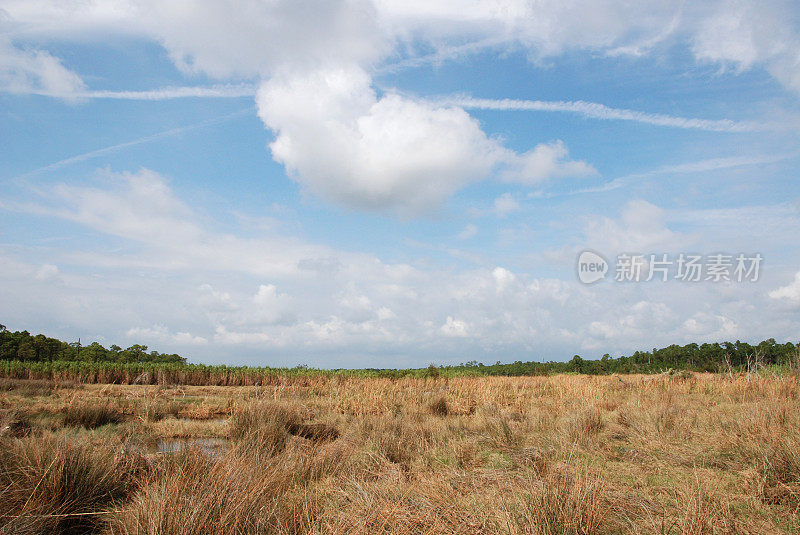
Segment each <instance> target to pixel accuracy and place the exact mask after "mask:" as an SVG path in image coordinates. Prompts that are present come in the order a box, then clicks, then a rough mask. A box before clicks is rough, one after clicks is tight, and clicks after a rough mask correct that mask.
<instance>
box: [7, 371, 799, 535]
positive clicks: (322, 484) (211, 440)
mask: <svg viewBox="0 0 800 535" xmlns="http://www.w3.org/2000/svg"><path fill="white" fill-rule="evenodd" d="M799 409H800V388H799V385H798V378H797V377H796V376H794V375H783V376H755V375H749V376H748V375H740V376H736V375H733V376H729V375H712V374H706V375H702V374H700V375H698V374H695V375H686V376H680V377H679V376H669V375H663V376H625V377H616V376H600V377H594V376H553V377H530V378H527V377H525V378H523V377H519V378H505V377H502V378H501V377H496V378H450V379H444V378H436V379H433V378H429V379H400V380H390V379H358V378H347V379H343V378H336V377H306V378H304V377H296V378H287V379H286V380H284V381H280V382H279V384H276V385H271V386H252V387H250V386H247V387H233V386H228V387H210V386H183V387H182V386H177V385H161V386H157V385H153V386H150V385H148V386H141V385H140V386H130V385H128V386H123V385H82V384H76V383H53V382H46V381H19V380H5V381H4V382H0V428H1V429H2V431H0V433H2V436H1V437H0V534H6V533H8V534H11V533H14V534H49V533H107V534H145V533H146V534H157V533H164V534H186V535H189V534H193V535H194V534H197V535H201V534H217V533H218V534H222V533H226V534H227V533H231V534H239V533H276V534H277V533H319V534H322V533H346V534H348V535H350V534H359V533H364V534H366V533H369V534H372V533H458V534H462V533H531V534H534V533H535V534H573V533H574V534H578V533H580V534H589V533H675V534H679V533H691V534H700V533H795V532H797V530H798V529H799V528H800V522H798V513H799V512H800V410H799ZM209 444H213V447H209Z"/></svg>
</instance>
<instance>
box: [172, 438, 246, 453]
mask: <svg viewBox="0 0 800 535" xmlns="http://www.w3.org/2000/svg"><path fill="white" fill-rule="evenodd" d="M191 447H196V448H198V449H199V450H200V451H201V452H203V453H205V454H206V455H208V456H209V457H219V456H221V455H222V454H224V453H225V452H226V451H228V448H229V447H230V445H229V444H228V440H227V439H224V438H218V437H204V438H160V439H158V442H156V451H157V452H158V453H164V454H171V453H179V452H181V451H183V450H187V449H189V448H191Z"/></svg>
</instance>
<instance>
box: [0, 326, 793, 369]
mask: <svg viewBox="0 0 800 535" xmlns="http://www.w3.org/2000/svg"><path fill="white" fill-rule="evenodd" d="M0 361H18V362H21V363H48V362H49V363H53V362H77V363H116V364H136V363H141V364H175V365H185V364H186V358H184V357H181V356H180V355H176V354H174V353H173V354H166V353H159V352H158V351H149V352H148V347H147V346H145V345H139V344H135V345H132V346H131V347H129V348H127V349H122V348H121V347H119V346H117V345H112V346H111V347H109V348H105V347H104V346H102V345H101V344H99V343H98V342H92V343H91V344H89V345H86V346H83V345H81V344H80V343H79V342H72V343H67V342H62V341H61V340H57V339H55V338H50V337H48V336H45V335H43V334H37V335H32V334H30V333H29V332H28V331H14V332H12V331H9V330H8V329H6V327H5V326H4V325H0ZM786 365H790V366H794V367H796V366H800V343H798V344H793V343H791V342H787V343H785V344H779V343H777V342H776V341H775V339H773V338H770V339H768V340H764V341H763V342H761V343H759V344H757V345H752V344H748V343H746V342H740V341H738V340H737V341H736V342H722V343H713V344H708V343H706V344H694V343H692V344H686V345H685V346H679V345H671V346H668V347H664V348H661V349H656V348H653V350H652V351H636V352H635V353H633V354H632V355H630V356H621V357H617V358H614V357H611V356H610V355H608V354H606V355H604V356H603V357H602V358H601V359H598V360H588V359H583V358H581V357H580V356H579V355H575V356H573V357H572V359H571V360H569V361H567V362H536V361H526V362H523V361H519V360H518V361H516V362H513V363H511V364H502V363H500V362H497V363H495V364H488V365H487V364H483V363H480V362H476V361H471V362H466V363H463V364H459V365H456V366H436V365H433V364H432V365H431V366H429V367H428V368H422V369H418V370H389V369H377V368H369V369H364V370H361V371H362V372H366V373H367V374H369V375H377V376H390V377H402V376H406V375H412V376H431V375H443V376H455V375H547V374H551V373H581V374H598V375H599V374H610V373H658V372H663V371H667V370H669V369H672V370H692V371H708V372H720V371H728V370H755V369H758V368H761V367H764V366H786ZM265 369H268V368H265ZM275 370H276V371H277V369H275ZM293 370H294V371H296V372H303V371H304V372H305V373H307V372H312V373H313V372H314V371H315V370H313V369H309V368H307V367H305V366H298V367H297V368H293ZM318 371H321V370H318ZM329 371H334V372H335V371H345V370H329ZM353 371H356V370H353Z"/></svg>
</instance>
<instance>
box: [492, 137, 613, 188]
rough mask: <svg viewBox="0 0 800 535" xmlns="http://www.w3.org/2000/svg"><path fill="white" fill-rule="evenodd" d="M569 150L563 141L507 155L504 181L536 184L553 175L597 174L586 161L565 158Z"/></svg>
mask: <svg viewBox="0 0 800 535" xmlns="http://www.w3.org/2000/svg"><path fill="white" fill-rule="evenodd" d="M568 155H569V151H568V150H567V147H566V146H565V145H564V142H563V141H561V140H558V141H556V142H554V143H543V144H540V145H537V146H536V147H534V148H533V149H531V150H529V151H528V152H525V153H524V154H519V155H513V156H509V158H508V160H507V167H506V169H505V170H504V171H503V173H502V175H501V176H502V178H503V180H505V181H506V182H517V183H520V184H529V185H530V184H538V183H539V182H543V181H544V180H547V179H549V178H554V177H579V176H588V175H594V174H597V170H596V169H595V168H594V167H592V166H591V165H589V164H588V163H586V162H581V161H571V160H568V159H567V156H568Z"/></svg>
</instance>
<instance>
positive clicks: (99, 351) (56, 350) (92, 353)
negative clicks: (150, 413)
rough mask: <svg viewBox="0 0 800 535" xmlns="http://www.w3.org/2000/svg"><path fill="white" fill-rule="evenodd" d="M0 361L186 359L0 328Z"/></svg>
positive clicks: (141, 348)
mask: <svg viewBox="0 0 800 535" xmlns="http://www.w3.org/2000/svg"><path fill="white" fill-rule="evenodd" d="M0 360H16V361H20V362H50V363H52V362H116V363H120V364H126V363H136V362H153V363H172V364H186V359H185V358H183V357H181V356H180V355H176V354H174V353H172V354H167V353H159V352H158V351H149V352H148V351H147V346H145V345H140V344H134V345H132V346H131V347H129V348H127V349H122V348H121V347H119V346H118V345H112V346H111V347H109V348H105V347H104V346H103V345H101V344H100V343H98V342H92V343H91V344H89V345H87V346H83V345H81V343H80V341H78V342H72V343H68V342H63V341H61V340H58V339H56V338H50V337H49V336H45V335H43V334H37V335H32V334H31V333H29V332H28V331H13V332H12V331H9V330H8V329H7V328H6V326H5V325H0Z"/></svg>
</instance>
